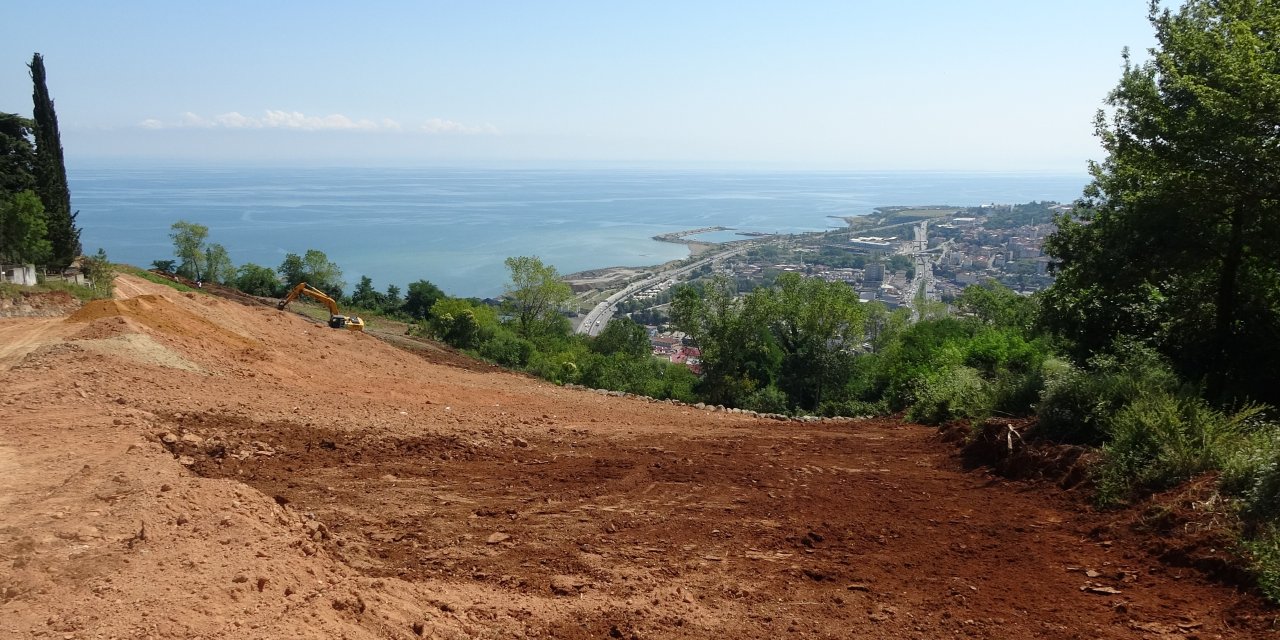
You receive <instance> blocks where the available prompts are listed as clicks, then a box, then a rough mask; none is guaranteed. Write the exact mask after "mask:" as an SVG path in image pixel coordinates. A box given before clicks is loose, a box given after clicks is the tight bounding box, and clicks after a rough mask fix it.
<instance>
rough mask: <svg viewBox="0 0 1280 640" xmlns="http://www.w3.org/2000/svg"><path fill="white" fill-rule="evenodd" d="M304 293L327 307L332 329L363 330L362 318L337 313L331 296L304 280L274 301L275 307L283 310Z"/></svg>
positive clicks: (336, 304)
mask: <svg viewBox="0 0 1280 640" xmlns="http://www.w3.org/2000/svg"><path fill="white" fill-rule="evenodd" d="M304 294H305V295H306V296H307V297H309V298H313V299H315V300H316V301H317V302H321V303H324V305H325V306H326V307H329V326H330V327H332V328H334V329H346V330H347V331H364V320H361V319H360V318H359V317H358V316H344V315H342V314H341V313H338V303H337V302H336V301H335V300H334V299H333V298H330V297H329V296H328V295H326V294H325V292H323V291H321V290H319V289H317V288H315V287H313V286H311V285H309V284H307V283H305V282H299V283H298V284H297V285H296V286H294V287H293V288H292V289H290V290H289V295H287V296H285V297H284V299H282V300H280V302H277V303H276V308H277V309H279V310H281V311H284V308H285V307H287V306H289V303H290V302H293V301H294V300H296V299H297V298H298V296H300V295H304Z"/></svg>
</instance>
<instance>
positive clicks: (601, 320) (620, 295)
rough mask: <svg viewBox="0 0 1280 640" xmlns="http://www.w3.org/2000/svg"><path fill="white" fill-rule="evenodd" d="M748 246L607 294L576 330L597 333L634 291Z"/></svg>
mask: <svg viewBox="0 0 1280 640" xmlns="http://www.w3.org/2000/svg"><path fill="white" fill-rule="evenodd" d="M750 246H751V245H743V246H740V247H735V248H733V249H729V250H727V251H721V252H719V253H714V254H710V255H708V256H707V257H705V258H702V259H701V260H698V261H696V262H692V263H690V264H687V265H685V266H683V267H678V268H675V269H668V270H667V271H663V272H661V273H658V274H656V275H653V276H650V277H648V278H645V279H644V280H640V281H637V282H633V283H631V284H629V285H627V286H626V288H624V289H623V290H622V291H619V292H617V293H615V294H613V295H611V296H609V297H608V298H606V299H605V301H604V302H601V303H600V304H597V305H596V306H595V308H593V309H592V310H591V311H588V312H587V316H586V317H585V318H583V320H582V324H579V325H578V329H577V332H578V333H581V334H585V335H589V336H596V335H599V334H600V331H601V330H602V329H604V328H605V327H606V326H608V324H609V321H610V320H612V319H613V314H614V312H615V311H617V305H618V303H619V302H622V301H623V300H626V299H627V298H630V297H631V296H633V295H635V294H636V293H638V292H640V291H643V290H645V289H648V288H649V287H652V286H653V285H655V284H657V283H659V282H662V281H663V280H666V279H668V278H675V277H679V276H682V275H684V274H686V273H689V272H690V271H693V270H694V269H697V268H698V267H701V266H702V265H705V264H710V263H711V262H712V261H714V260H722V259H724V258H728V257H731V256H736V255H738V254H739V253H742V252H743V251H746V250H747V249H748V248H749V247H750Z"/></svg>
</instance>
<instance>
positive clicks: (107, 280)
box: [80, 248, 116, 299]
mask: <svg viewBox="0 0 1280 640" xmlns="http://www.w3.org/2000/svg"><path fill="white" fill-rule="evenodd" d="M80 265H81V268H82V269H83V270H84V275H85V276H86V277H88V278H89V286H90V287H91V288H92V289H93V291H94V297H95V298H101V299H106V298H110V297H111V295H112V293H113V291H114V289H115V282H116V267H115V265H114V264H111V261H110V260H108V259H107V252H106V250H105V249H101V248H99V249H98V252H97V253H95V254H93V255H91V256H85V257H84V259H83V260H82V261H81V263H80Z"/></svg>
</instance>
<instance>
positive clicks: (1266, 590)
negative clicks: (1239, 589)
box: [1241, 524, 1280, 602]
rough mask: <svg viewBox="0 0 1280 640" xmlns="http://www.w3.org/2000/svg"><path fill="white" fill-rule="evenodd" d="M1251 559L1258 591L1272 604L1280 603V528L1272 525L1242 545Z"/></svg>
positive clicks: (1250, 562)
mask: <svg viewBox="0 0 1280 640" xmlns="http://www.w3.org/2000/svg"><path fill="white" fill-rule="evenodd" d="M1241 546H1243V547H1244V551H1245V554H1246V555H1248V557H1249V564H1250V568H1251V569H1252V570H1253V574H1254V576H1255V577H1256V578H1257V580H1258V589H1259V590H1260V591H1262V595H1264V596H1266V597H1267V598H1268V599H1270V600H1271V601H1272V602H1280V527H1277V526H1276V525H1274V524H1272V525H1269V526H1266V527H1264V528H1263V530H1262V531H1261V532H1260V533H1259V535H1256V536H1254V537H1253V538H1251V539H1249V540H1246V541H1244V542H1243V544H1242V545H1241Z"/></svg>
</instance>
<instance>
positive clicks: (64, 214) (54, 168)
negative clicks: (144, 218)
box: [27, 53, 81, 269]
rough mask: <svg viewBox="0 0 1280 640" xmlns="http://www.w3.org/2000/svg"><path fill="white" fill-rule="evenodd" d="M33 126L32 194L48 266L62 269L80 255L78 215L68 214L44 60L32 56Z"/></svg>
mask: <svg viewBox="0 0 1280 640" xmlns="http://www.w3.org/2000/svg"><path fill="white" fill-rule="evenodd" d="M27 68H28V69H29V70H30V71H31V83H32V85H33V90H32V94H31V99H32V102H33V104H34V113H33V115H34V117H33V118H32V120H33V121H34V123H35V129H34V134H35V141H36V153H35V164H34V167H33V169H34V174H35V191H36V194H37V195H38V196H39V197H40V202H41V203H42V204H43V205H44V215H45V228H46V232H47V234H48V239H49V244H50V246H51V247H52V255H51V256H50V258H49V261H50V262H49V263H50V265H51V266H53V267H56V268H59V269H62V268H65V267H67V266H68V265H70V264H71V263H72V262H73V261H75V259H76V257H78V256H79V255H80V252H81V248H80V229H79V228H77V227H76V216H77V215H78V213H79V212H73V211H72V210H71V191H70V190H69V189H68V188H67V167H66V163H65V162H64V161H63V158H62V136H61V134H60V133H58V114H57V113H56V112H55V111H54V109H53V99H52V98H50V97H49V89H48V87H47V86H46V82H45V70H44V58H43V57H42V56H41V55H40V54H38V53H36V54H33V55H32V56H31V64H29V65H27Z"/></svg>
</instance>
